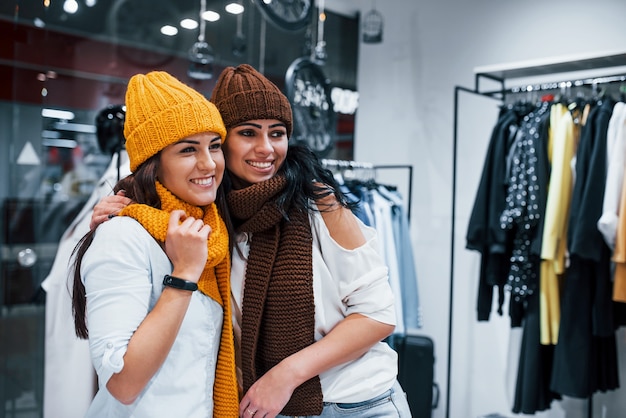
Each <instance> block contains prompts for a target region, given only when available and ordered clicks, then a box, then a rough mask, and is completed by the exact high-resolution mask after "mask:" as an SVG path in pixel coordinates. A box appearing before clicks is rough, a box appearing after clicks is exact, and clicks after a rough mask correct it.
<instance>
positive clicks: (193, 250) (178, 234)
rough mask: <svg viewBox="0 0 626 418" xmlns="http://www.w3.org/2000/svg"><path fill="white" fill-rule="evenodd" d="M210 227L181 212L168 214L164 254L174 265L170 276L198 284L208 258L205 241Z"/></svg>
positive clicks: (200, 220)
mask: <svg viewBox="0 0 626 418" xmlns="http://www.w3.org/2000/svg"><path fill="white" fill-rule="evenodd" d="M210 233H211V227H210V226H209V225H207V224H205V223H204V222H203V221H202V219H196V218H193V217H187V216H186V215H185V212H184V211H182V210H175V211H173V212H172V213H171V214H170V221H169V224H168V227H167V235H166V237H165V253H166V254H167V256H168V257H169V259H170V261H171V262H172V264H173V265H174V270H173V271H172V276H175V277H180V278H181V279H184V280H189V281H191V282H196V283H197V282H198V280H199V279H200V275H201V274H202V271H203V270H204V266H205V265H206V260H207V257H208V253H209V252H208V249H207V240H208V239H209V234H210Z"/></svg>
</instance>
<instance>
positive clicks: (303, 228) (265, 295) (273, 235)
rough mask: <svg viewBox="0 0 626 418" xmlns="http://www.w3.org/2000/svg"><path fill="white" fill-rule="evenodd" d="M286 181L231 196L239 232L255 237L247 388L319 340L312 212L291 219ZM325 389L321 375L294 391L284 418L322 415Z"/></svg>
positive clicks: (247, 297) (245, 350) (245, 331)
mask: <svg viewBox="0 0 626 418" xmlns="http://www.w3.org/2000/svg"><path fill="white" fill-rule="evenodd" d="M285 183H286V180H285V179H284V177H282V176H275V177H273V178H272V179H270V180H267V181H264V182H261V183H257V184H254V185H252V186H250V187H247V188H245V189H242V190H235V191H232V192H230V193H229V194H228V205H229V208H230V211H231V215H232V216H233V218H234V219H235V223H236V224H237V225H238V227H237V228H236V229H237V232H249V233H252V241H251V244H250V254H249V256H248V265H247V269H246V281H245V290H244V295H243V306H242V324H241V367H242V372H243V387H244V391H247V390H248V389H249V388H250V386H251V385H252V384H253V383H254V382H255V381H256V380H257V379H258V378H259V377H261V376H263V374H265V373H266V372H267V371H268V370H269V369H271V368H272V367H273V366H275V365H276V364H278V363H279V362H280V361H281V360H283V359H284V358H286V357H288V356H289V355H291V354H293V353H295V352H298V351H300V350H302V349H303V348H305V347H307V346H309V345H311V344H313V343H314V342H315V337H314V329H315V304H314V300H313V265H312V264H313V263H312V259H313V257H312V248H313V238H312V236H311V225H310V222H309V216H308V213H306V211H298V210H296V209H293V208H291V209H289V210H288V211H287V215H288V220H285V219H284V217H283V215H282V213H281V212H280V210H279V208H278V207H277V205H276V202H275V197H276V195H277V194H278V192H280V191H281V190H282V189H283V188H284V187H285ZM322 399H323V398H322V389H321V384H320V380H319V377H318V376H315V377H313V378H311V379H309V380H308V381H306V382H305V383H303V384H302V385H300V386H299V387H297V388H296V390H295V391H294V392H293V395H292V396H291V399H290V400H289V402H288V403H287V405H286V406H285V408H284V409H283V410H282V412H281V414H283V415H320V414H321V412H322V406H323V404H322Z"/></svg>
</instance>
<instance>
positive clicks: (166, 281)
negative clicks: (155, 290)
mask: <svg viewBox="0 0 626 418" xmlns="http://www.w3.org/2000/svg"><path fill="white" fill-rule="evenodd" d="M163 286H168V287H173V288H174V289H181V290H189V291H190V292H193V291H195V290H198V283H194V282H190V281H188V280H183V279H179V278H178V277H174V276H170V275H169V274H166V275H165V277H163Z"/></svg>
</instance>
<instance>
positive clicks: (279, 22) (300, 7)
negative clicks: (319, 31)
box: [254, 0, 313, 30]
mask: <svg viewBox="0 0 626 418" xmlns="http://www.w3.org/2000/svg"><path fill="white" fill-rule="evenodd" d="M254 1H255V3H256V4H257V5H258V7H259V9H261V12H262V13H263V15H264V16H265V17H266V18H267V19H269V21H270V22H272V23H274V24H275V25H276V26H278V27H279V28H281V29H286V30H298V29H302V28H304V27H305V26H306V25H308V24H309V23H311V16H312V13H313V6H312V4H311V0H254Z"/></svg>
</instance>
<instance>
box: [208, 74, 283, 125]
mask: <svg viewBox="0 0 626 418" xmlns="http://www.w3.org/2000/svg"><path fill="white" fill-rule="evenodd" d="M211 102H213V103H215V106H217V108H218V109H219V111H220V113H221V114H222V118H223V119H224V124H225V125H226V128H227V129H230V128H232V127H233V126H235V125H237V124H239V123H241V122H245V121H247V120H254V119H276V120H279V121H281V122H283V123H285V125H287V135H288V136H291V133H292V131H293V119H292V114H291V105H290V104H289V100H288V99H287V97H286V96H285V95H284V94H283V93H282V92H281V91H280V89H279V88H278V87H277V86H276V85H275V84H274V83H272V82H271V81H270V80H268V79H267V78H266V77H265V76H264V75H263V74H261V73H260V72H258V71H257V70H255V69H254V68H252V66H250V65H248V64H241V65H239V66H237V67H227V68H225V69H224V71H222V73H221V74H220V76H219V78H218V80H217V83H216V84H215V89H214V90H213V94H212V95H211Z"/></svg>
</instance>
